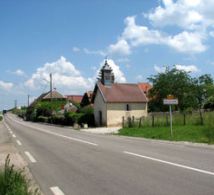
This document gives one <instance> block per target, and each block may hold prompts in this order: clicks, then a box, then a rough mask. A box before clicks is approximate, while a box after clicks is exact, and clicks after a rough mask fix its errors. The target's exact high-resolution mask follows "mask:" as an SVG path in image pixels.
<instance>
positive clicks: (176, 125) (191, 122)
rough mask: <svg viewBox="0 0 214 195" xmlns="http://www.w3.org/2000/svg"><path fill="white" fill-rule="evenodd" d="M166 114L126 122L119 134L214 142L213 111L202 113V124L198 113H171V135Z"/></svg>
mask: <svg viewBox="0 0 214 195" xmlns="http://www.w3.org/2000/svg"><path fill="white" fill-rule="evenodd" d="M167 117H168V116H167V115H166V114H164V113H163V114H158V115H157V114H156V115H155V116H153V119H152V115H150V116H149V117H147V118H144V119H142V120H141V122H139V120H138V121H137V120H135V122H134V123H133V122H131V123H130V124H128V123H126V124H125V125H124V128H122V129H121V130H120V131H119V133H118V134H119V135H125V136H134V137H144V138H150V139H161V140H173V141H190V142H199V143H208V144H214V112H206V113H203V125H201V122H200V118H199V114H198V113H194V114H186V115H185V124H184V116H183V114H179V113H176V114H174V115H173V136H171V133H170V126H169V117H168V118H167Z"/></svg>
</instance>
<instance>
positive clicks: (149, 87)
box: [138, 83, 152, 94]
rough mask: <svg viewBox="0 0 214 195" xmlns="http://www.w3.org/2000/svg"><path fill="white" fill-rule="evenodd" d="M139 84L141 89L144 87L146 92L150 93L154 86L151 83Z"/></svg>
mask: <svg viewBox="0 0 214 195" xmlns="http://www.w3.org/2000/svg"><path fill="white" fill-rule="evenodd" d="M138 86H139V87H140V89H142V90H143V91H144V93H146V94H147V93H148V91H149V90H150V89H151V88H152V85H150V84H149V83H138Z"/></svg>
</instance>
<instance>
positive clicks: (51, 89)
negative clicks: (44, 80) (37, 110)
mask: <svg viewBox="0 0 214 195" xmlns="http://www.w3.org/2000/svg"><path fill="white" fill-rule="evenodd" d="M52 91H53V88H52V73H50V98H51V101H52Z"/></svg>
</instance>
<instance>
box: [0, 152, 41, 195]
mask: <svg viewBox="0 0 214 195" xmlns="http://www.w3.org/2000/svg"><path fill="white" fill-rule="evenodd" d="M0 194H1V195H36V194H39V193H38V189H36V190H35V191H34V192H31V191H29V181H27V179H26V178H25V176H24V174H23V171H22V170H15V169H14V165H10V159H9V155H8V156H7V158H6V160H5V167H4V170H1V171H0Z"/></svg>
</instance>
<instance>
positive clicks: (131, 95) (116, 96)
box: [93, 82, 148, 103]
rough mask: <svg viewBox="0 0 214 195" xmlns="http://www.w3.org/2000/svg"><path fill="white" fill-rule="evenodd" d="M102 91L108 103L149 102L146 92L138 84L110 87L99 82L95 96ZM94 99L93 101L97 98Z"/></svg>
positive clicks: (120, 84) (118, 84)
mask: <svg viewBox="0 0 214 195" xmlns="http://www.w3.org/2000/svg"><path fill="white" fill-rule="evenodd" d="M98 89H99V90H100V92H101V94H102V96H103V99H104V101H105V102H108V103H126V102H127V103H143V102H148V100H147V98H146V96H145V94H144V92H143V91H142V90H141V89H140V87H139V86H138V84H129V83H114V84H112V85H111V86H110V87H109V86H105V85H103V84H102V83H101V82H98V83H97V84H96V87H95V91H94V92H95V93H94V94H95V95H96V92H97V90H98ZM95 95H94V97H93V100H94V98H95Z"/></svg>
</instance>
